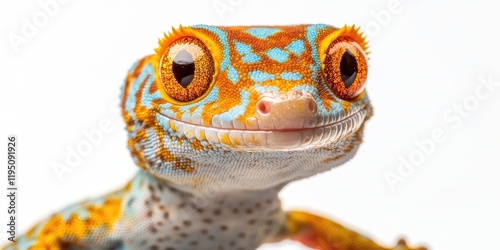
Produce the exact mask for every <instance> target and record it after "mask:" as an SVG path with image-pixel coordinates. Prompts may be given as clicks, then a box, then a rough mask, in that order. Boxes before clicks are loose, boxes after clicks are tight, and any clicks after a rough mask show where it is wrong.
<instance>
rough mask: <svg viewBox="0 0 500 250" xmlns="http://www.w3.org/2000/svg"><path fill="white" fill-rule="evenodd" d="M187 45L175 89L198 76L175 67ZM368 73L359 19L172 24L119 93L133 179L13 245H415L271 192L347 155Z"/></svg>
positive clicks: (366, 107)
mask: <svg viewBox="0 0 500 250" xmlns="http://www.w3.org/2000/svg"><path fill="white" fill-rule="evenodd" d="M193 44H194V45H193ZM339 44H340V45H339ZM183 50H184V52H182V51H183ZM346 50H349V51H350V53H351V57H349V56H347V57H348V58H346V59H344V57H343V55H344V54H345V51H346ZM186 51H187V52H188V53H189V54H190V56H185V55H184V56H183V57H182V58H183V60H184V61H183V63H186V62H187V63H189V62H190V60H192V63H194V69H192V70H193V72H192V73H194V78H193V79H190V80H187V81H186V82H185V83H184V85H183V86H180V85H178V84H180V80H179V79H181V78H182V76H185V75H186V74H185V73H186V72H188V75H189V72H190V71H189V70H187V71H186V70H185V69H184V68H183V69H182V70H181V71H182V72H184V73H182V72H181V73H179V72H177V73H175V72H174V68H175V67H177V69H179V67H181V66H179V65H177V66H175V65H173V64H174V61H175V60H176V59H175V58H176V56H178V55H179V54H180V53H181V52H182V53H184V54H185V52H186ZM180 57H181V56H179V57H177V58H180ZM349 60H351V61H350V64H349V63H348V62H345V61H349ZM353 60H355V61H356V63H354V64H353V63H352V62H353ZM176 63H177V62H176ZM341 64H342V65H343V66H341ZM346 65H348V66H349V65H350V66H349V67H350V68H351V69H352V68H353V67H354V66H352V65H355V66H356V72H357V74H352V76H353V77H354V78H352V79H351V80H349V78H348V77H349V76H350V73H352V72H351V71H352V70H351V71H350V73H345V72H340V71H342V70H344V71H345V69H342V68H348V71H349V67H348V66H346ZM186 67H187V66H186ZM366 70H367V69H366V43H365V42H364V39H363V36H362V35H360V34H359V33H358V30H357V29H354V27H348V26H346V27H344V28H340V29H339V28H335V27H332V26H328V25H296V26H279V27H213V26H207V25H197V26H192V27H181V28H179V29H177V30H173V32H172V33H171V34H169V35H166V36H165V38H164V39H161V40H160V45H159V47H158V48H157V49H156V53H155V54H153V55H150V56H147V57H145V58H143V59H142V60H140V61H139V62H137V63H136V64H134V65H133V67H132V68H131V69H130V71H129V73H128V76H127V80H126V84H125V86H124V88H123V93H122V108H123V116H124V119H125V122H126V124H127V131H128V132H129V140H128V147H129V149H130V151H131V154H132V157H133V159H134V161H135V163H136V164H137V165H138V166H140V167H141V169H140V170H139V172H138V173H137V175H136V176H135V178H134V179H133V180H132V181H131V182H130V183H128V184H127V185H126V186H125V187H124V188H122V189H120V190H118V191H116V192H113V193H111V194H108V195H105V196H103V197H101V198H98V199H94V200H90V201H84V202H82V203H80V204H76V205H73V206H71V207H69V208H66V209H65V210H63V211H61V212H59V213H57V214H54V215H53V216H52V217H50V218H49V219H47V220H46V221H43V222H42V223H40V224H38V225H37V226H35V227H33V228H32V229H31V230H30V231H29V232H27V233H26V234H25V235H23V236H21V237H20V238H19V239H18V240H17V242H16V243H15V244H11V245H9V246H7V247H6V248H5V249H9V250H13V249H123V250H125V249H127V250H129V249H130V250H131V249H151V250H155V249H255V248H257V247H258V246H260V245H261V244H263V243H265V242H273V241H277V240H281V239H285V238H291V239H295V240H298V241H300V242H302V243H304V244H306V245H308V246H310V247H313V248H318V249H335V250H341V249H358V250H361V249H399V250H404V249H410V248H408V247H407V246H406V245H405V244H404V242H400V243H398V246H397V247H396V248H383V247H380V246H378V245H377V244H375V243H374V242H372V241H371V240H369V239H367V238H366V237H363V236H361V235H358V234H356V233H354V232H352V231H350V230H349V229H346V228H344V227H342V226H340V225H338V224H335V223H334V222H331V221H329V220H327V219H325V218H322V217H318V216H315V215H312V214H308V213H305V212H298V211H295V212H284V211H283V210H281V208H280V202H279V199H278V196H277V195H278V192H279V190H280V189H281V188H282V187H283V186H284V185H286V184H287V183H289V182H291V181H293V180H297V179H301V178H305V177H309V176H312V175H314V174H317V173H320V172H324V171H326V170H329V169H331V168H333V167H335V166H338V165H340V164H342V163H344V162H346V161H348V160H349V159H350V158H351V157H353V155H354V153H355V152H356V150H357V148H358V146H359V144H360V143H361V138H362V132H363V125H364V122H365V121H366V120H367V119H368V118H369V117H370V115H371V113H372V108H371V105H370V104H369V100H368V96H367V95H366V93H365V91H364V87H363V86H364V81H365V79H366V73H367V71H366ZM339 72H340V73H339ZM341 73H342V74H344V73H345V74H347V75H345V74H344V75H345V76H344V75H342V74H341ZM179 74H181V75H180V77H179ZM183 74H184V75H183ZM191 77H192V76H191ZM353 79H354V80H353ZM343 81H345V82H343ZM348 81H350V82H349V83H348Z"/></svg>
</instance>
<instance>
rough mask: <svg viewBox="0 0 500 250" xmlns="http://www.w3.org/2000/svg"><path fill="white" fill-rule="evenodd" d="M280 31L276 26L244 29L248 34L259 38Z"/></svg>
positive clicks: (264, 37)
mask: <svg viewBox="0 0 500 250" xmlns="http://www.w3.org/2000/svg"><path fill="white" fill-rule="evenodd" d="M280 31H281V29H276V28H250V29H247V30H246V32H247V33H248V34H250V35H252V36H254V37H257V38H260V39H266V38H268V37H270V36H272V35H274V34H276V33H278V32H280Z"/></svg>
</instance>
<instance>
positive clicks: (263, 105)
mask: <svg viewBox="0 0 500 250" xmlns="http://www.w3.org/2000/svg"><path fill="white" fill-rule="evenodd" d="M257 111H259V113H261V114H262V115H267V114H269V113H270V112H271V104H270V103H269V102H268V101H265V100H260V101H259V103H257Z"/></svg>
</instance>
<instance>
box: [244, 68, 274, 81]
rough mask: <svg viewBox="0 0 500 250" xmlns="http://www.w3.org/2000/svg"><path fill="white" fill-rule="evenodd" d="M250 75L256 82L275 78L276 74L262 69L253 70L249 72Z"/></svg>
mask: <svg viewBox="0 0 500 250" xmlns="http://www.w3.org/2000/svg"><path fill="white" fill-rule="evenodd" d="M248 75H249V76H250V78H252V80H253V81H254V82H265V81H267V80H274V79H275V76H274V75H273V74H269V73H266V72H262V71H260V70H255V71H252V72H250V73H248Z"/></svg>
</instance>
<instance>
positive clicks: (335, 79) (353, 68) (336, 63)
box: [323, 37, 367, 100]
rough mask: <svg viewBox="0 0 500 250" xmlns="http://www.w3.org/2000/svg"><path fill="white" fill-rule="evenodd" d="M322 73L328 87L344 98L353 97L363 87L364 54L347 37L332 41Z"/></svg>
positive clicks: (364, 72)
mask: <svg viewBox="0 0 500 250" xmlns="http://www.w3.org/2000/svg"><path fill="white" fill-rule="evenodd" d="M323 63H324V67H323V73H324V75H325V78H326V82H327V85H328V87H329V88H330V89H331V90H332V91H333V93H334V94H335V95H336V96H337V97H339V98H341V99H344V100H352V99H355V98H356V97H357V96H358V95H359V94H360V93H361V92H363V90H364V88H365V80H366V75H367V62H366V55H365V53H364V51H363V49H361V47H360V46H359V45H358V44H357V43H356V42H355V41H353V40H351V39H349V38H347V37H339V38H337V39H336V40H335V41H333V42H332V43H331V44H330V46H328V49H327V51H326V57H325V61H324V62H323Z"/></svg>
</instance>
